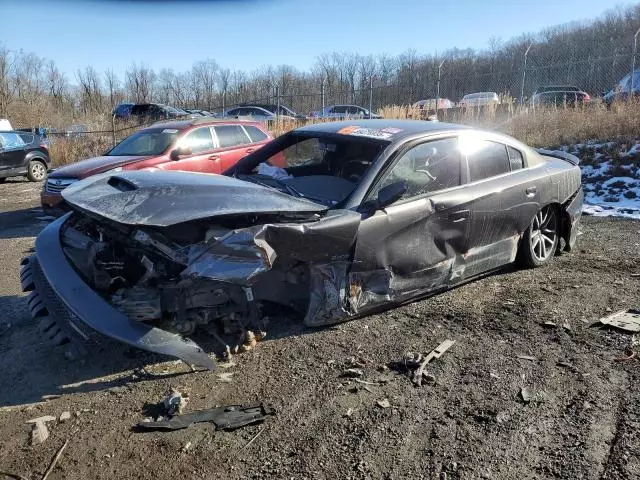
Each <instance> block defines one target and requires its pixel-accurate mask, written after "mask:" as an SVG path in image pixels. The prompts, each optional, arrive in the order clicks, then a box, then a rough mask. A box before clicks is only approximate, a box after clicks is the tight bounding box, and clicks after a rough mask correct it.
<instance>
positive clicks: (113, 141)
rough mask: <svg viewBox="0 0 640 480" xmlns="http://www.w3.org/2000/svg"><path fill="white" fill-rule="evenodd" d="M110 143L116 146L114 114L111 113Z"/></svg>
mask: <svg viewBox="0 0 640 480" xmlns="http://www.w3.org/2000/svg"><path fill="white" fill-rule="evenodd" d="M111 143H112V144H113V146H114V147H115V146H116V114H115V113H114V114H113V115H111Z"/></svg>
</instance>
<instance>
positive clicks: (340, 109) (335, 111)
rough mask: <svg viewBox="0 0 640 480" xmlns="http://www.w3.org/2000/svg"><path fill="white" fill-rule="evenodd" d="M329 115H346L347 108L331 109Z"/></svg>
mask: <svg viewBox="0 0 640 480" xmlns="http://www.w3.org/2000/svg"><path fill="white" fill-rule="evenodd" d="M331 113H347V107H345V106H338V107H333V108H332V109H331Z"/></svg>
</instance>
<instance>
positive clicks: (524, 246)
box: [518, 205, 560, 268]
mask: <svg viewBox="0 0 640 480" xmlns="http://www.w3.org/2000/svg"><path fill="white" fill-rule="evenodd" d="M559 225H560V222H559V212H558V209H557V208H556V207H555V205H548V206H546V207H543V208H542V209H541V210H540V211H539V212H538V213H536V216H535V217H533V220H532V221H531V223H530V224H529V227H528V228H527V230H526V231H525V232H524V235H523V236H522V240H521V241H520V247H519V248H518V260H519V261H520V263H521V264H522V265H523V266H525V267H528V268H535V267H541V266H543V265H546V264H547V263H549V262H550V261H551V259H552V258H553V257H554V256H555V253H556V250H557V249H558V241H559V228H558V227H559Z"/></svg>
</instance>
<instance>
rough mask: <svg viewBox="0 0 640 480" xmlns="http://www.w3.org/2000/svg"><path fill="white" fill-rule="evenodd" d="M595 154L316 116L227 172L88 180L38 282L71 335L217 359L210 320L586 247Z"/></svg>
mask: <svg viewBox="0 0 640 480" xmlns="http://www.w3.org/2000/svg"><path fill="white" fill-rule="evenodd" d="M577 163H578V159H577V158H576V157H573V156H571V155H567V154H565V153H562V152H550V151H536V150H533V149H531V148H529V147H527V146H526V145H523V144H522V143H520V142H518V141H516V140H514V139H512V138H510V137H507V136H504V135H500V134H496V133H489V132H484V131H480V130H476V129H472V128H466V127H462V126H459V125H450V124H445V123H432V122H419V121H388V120H361V121H352V122H339V123H324V124H318V125H312V126H307V127H303V128H299V129H296V130H294V131H292V132H289V133H287V134H285V135H283V136H281V137H279V138H278V139H276V140H274V141H272V142H271V143H269V144H267V145H266V146H265V147H263V148H261V149H260V150H258V151H256V152H254V153H253V154H251V155H249V156H247V157H245V158H244V159H242V160H241V161H240V162H239V163H238V164H236V165H235V166H234V167H233V168H231V169H230V170H228V171H227V172H225V174H224V175H208V174H197V173H186V172H185V173H183V172H162V171H149V172H144V171H135V172H133V171H132V172H126V171H120V172H117V173H115V172H114V173H106V174H103V175H100V176H95V177H90V178H88V179H86V180H84V181H82V182H78V183H76V184H74V185H72V186H70V187H69V188H67V189H66V190H65V191H64V192H63V196H64V199H65V200H66V202H67V204H68V205H69V206H70V207H71V209H72V211H71V212H70V213H69V214H67V215H66V216H64V217H62V218H60V219H58V220H57V221H55V222H54V223H52V224H50V225H49V226H48V227H47V228H46V229H44V230H43V231H42V233H41V234H40V235H39V236H38V238H37V240H36V253H35V254H34V255H32V256H31V257H29V258H26V259H25V260H24V261H23V267H22V272H21V279H22V287H23V289H24V290H25V291H30V292H31V293H30V294H29V296H28V302H29V307H30V309H31V313H32V315H33V316H34V317H36V318H37V319H38V321H39V322H40V324H41V327H42V331H43V332H44V333H45V335H46V336H47V338H48V339H50V340H51V341H53V342H54V343H58V344H62V343H65V342H69V341H70V340H71V341H72V342H75V341H76V340H77V339H81V338H83V337H85V338H86V337H87V336H88V335H89V333H90V332H92V331H97V332H100V333H102V334H104V335H107V336H109V337H112V338H115V339H118V340H120V341H123V342H125V343H127V344H129V345H132V346H135V347H138V348H141V349H145V350H148V351H152V352H158V353H161V354H166V355H171V356H174V357H178V358H180V359H182V360H184V361H185V362H187V363H189V364H195V365H200V366H204V367H208V368H212V367H213V361H212V359H211V357H210V356H209V355H207V353H206V352H204V351H203V350H202V349H201V348H200V347H199V346H198V344H196V343H195V342H194V341H193V340H191V339H188V338H186V337H189V336H190V335H191V334H192V333H193V332H194V331H195V330H196V329H198V328H199V329H202V330H204V331H205V332H209V333H210V334H211V335H213V336H214V337H215V338H217V339H221V336H222V335H225V334H235V335H240V336H243V337H244V338H245V339H246V338H247V336H251V332H257V331H261V330H262V329H263V326H264V324H263V322H264V319H265V317H267V316H269V317H270V318H271V319H272V320H271V321H275V320H274V318H277V315H279V314H283V313H286V314H290V315H294V316H296V317H297V318H299V319H300V320H301V321H304V323H305V324H306V325H309V326H314V327H315V326H321V325H330V324H334V323H337V322H342V321H345V320H349V319H352V318H355V317H358V316H362V315H366V314H369V313H371V312H375V311H380V310H382V309H387V308H389V307H392V306H395V305H399V304H402V303H406V302H409V301H413V300H416V299H419V298H423V297H426V296H428V295H431V294H434V293H436V292H439V291H442V290H445V289H448V288H451V287H454V286H456V285H458V284H460V283H461V282H465V281H468V280H470V279H473V278H476V277H478V276H480V275H482V274H485V273H486V272H489V271H491V270H495V269H496V268H498V267H501V266H503V265H505V264H508V263H511V262H514V261H515V260H516V259H520V260H521V262H522V263H523V264H524V265H526V266H530V267H535V266H540V265H543V264H546V263H548V262H549V261H550V260H551V259H552V258H553V256H554V255H555V254H557V253H558V252H559V251H560V250H563V249H564V250H570V249H571V247H572V246H573V245H574V243H575V239H576V233H577V224H578V222H579V219H580V212H581V207H582V200H583V193H582V188H581V179H580V170H579V168H578V166H577ZM87 327H89V328H87ZM205 334H206V333H205Z"/></svg>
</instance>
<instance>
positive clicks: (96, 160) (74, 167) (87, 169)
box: [49, 155, 150, 178]
mask: <svg viewBox="0 0 640 480" xmlns="http://www.w3.org/2000/svg"><path fill="white" fill-rule="evenodd" d="M147 158H150V157H149V156H148V155H146V156H140V155H129V156H122V157H120V156H115V155H105V156H102V157H93V158H88V159H86V160H82V161H80V162H76V163H71V164H69V165H65V166H64V167H60V168H56V169H55V170H54V171H53V172H51V173H50V174H49V178H86V177H89V176H91V175H96V174H98V173H103V172H106V171H107V170H111V169H112V168H118V167H123V166H124V165H128V164H130V163H134V162H139V161H141V160H145V159H147Z"/></svg>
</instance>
